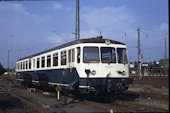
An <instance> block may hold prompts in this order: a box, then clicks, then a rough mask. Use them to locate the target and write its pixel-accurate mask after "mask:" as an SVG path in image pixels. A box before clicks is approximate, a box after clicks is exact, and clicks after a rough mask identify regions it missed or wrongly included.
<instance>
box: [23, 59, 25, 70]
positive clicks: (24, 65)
mask: <svg viewBox="0 0 170 113" xmlns="http://www.w3.org/2000/svg"><path fill="white" fill-rule="evenodd" d="M23 69H25V61H24V62H23Z"/></svg>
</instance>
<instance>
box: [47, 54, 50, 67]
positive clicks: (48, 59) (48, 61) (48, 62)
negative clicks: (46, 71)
mask: <svg viewBox="0 0 170 113" xmlns="http://www.w3.org/2000/svg"><path fill="white" fill-rule="evenodd" d="M47 67H51V55H48V56H47Z"/></svg>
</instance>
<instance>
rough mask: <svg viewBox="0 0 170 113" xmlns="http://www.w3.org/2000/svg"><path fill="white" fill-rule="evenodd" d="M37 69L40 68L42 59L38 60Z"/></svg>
mask: <svg viewBox="0 0 170 113" xmlns="http://www.w3.org/2000/svg"><path fill="white" fill-rule="evenodd" d="M37 68H40V58H37Z"/></svg>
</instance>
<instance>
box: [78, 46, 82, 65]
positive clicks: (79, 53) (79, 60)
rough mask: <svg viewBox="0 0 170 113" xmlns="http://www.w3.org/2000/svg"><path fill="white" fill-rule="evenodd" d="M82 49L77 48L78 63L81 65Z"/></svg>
mask: <svg viewBox="0 0 170 113" xmlns="http://www.w3.org/2000/svg"><path fill="white" fill-rule="evenodd" d="M80 53H81V51H80V47H77V63H80Z"/></svg>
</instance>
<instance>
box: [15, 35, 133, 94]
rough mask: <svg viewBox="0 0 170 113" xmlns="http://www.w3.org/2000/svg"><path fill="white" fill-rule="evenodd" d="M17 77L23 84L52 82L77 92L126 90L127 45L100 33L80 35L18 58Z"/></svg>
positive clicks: (127, 75) (54, 84) (51, 84)
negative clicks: (92, 36)
mask: <svg viewBox="0 0 170 113" xmlns="http://www.w3.org/2000/svg"><path fill="white" fill-rule="evenodd" d="M16 72H17V74H16V79H17V80H20V81H22V82H24V83H25V84H28V85H30V84H38V85H40V86H46V85H47V86H49V85H50V86H54V87H60V89H68V90H78V91H80V92H85V93H89V92H96V93H102V92H104V93H106V92H108V93H111V92H115V91H120V90H125V89H127V88H128V85H129V84H132V82H133V79H132V78H130V77H129V62H128V55H127V47H126V45H125V44H124V43H122V42H118V41H114V40H109V39H103V38H102V36H98V37H95V38H88V39H80V40H75V41H72V42H68V43H66V44H63V45H60V46H58V47H55V48H52V49H49V50H45V51H43V52H40V53H37V54H33V55H31V56H28V57H25V58H21V59H19V60H18V61H17V62H16Z"/></svg>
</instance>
